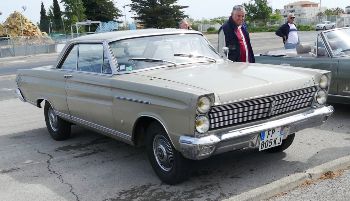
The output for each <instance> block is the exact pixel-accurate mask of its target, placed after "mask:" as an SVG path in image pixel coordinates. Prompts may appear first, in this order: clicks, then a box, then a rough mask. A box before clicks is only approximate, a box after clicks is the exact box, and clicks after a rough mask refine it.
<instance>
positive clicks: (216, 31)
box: [207, 27, 218, 33]
mask: <svg viewBox="0 0 350 201" xmlns="http://www.w3.org/2000/svg"><path fill="white" fill-rule="evenodd" d="M207 33H218V30H216V29H215V28H214V27H209V28H208V29H207Z"/></svg>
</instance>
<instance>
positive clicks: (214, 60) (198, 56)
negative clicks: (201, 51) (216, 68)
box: [174, 53, 216, 63]
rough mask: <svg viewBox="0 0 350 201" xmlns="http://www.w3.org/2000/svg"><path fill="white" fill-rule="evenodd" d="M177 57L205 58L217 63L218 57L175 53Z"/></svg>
mask: <svg viewBox="0 0 350 201" xmlns="http://www.w3.org/2000/svg"><path fill="white" fill-rule="evenodd" d="M174 56H175V57H188V58H205V59H207V60H209V61H211V62H214V63H216V59H214V58H212V57H208V56H204V55H194V54H182V53H179V54H174Z"/></svg>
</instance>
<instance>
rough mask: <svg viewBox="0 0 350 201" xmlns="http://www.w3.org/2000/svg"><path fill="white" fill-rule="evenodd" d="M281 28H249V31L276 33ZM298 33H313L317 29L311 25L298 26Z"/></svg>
mask: <svg viewBox="0 0 350 201" xmlns="http://www.w3.org/2000/svg"><path fill="white" fill-rule="evenodd" d="M279 27H280V26H257V27H253V26H248V31H249V32H250V33H253V32H275V31H277V29H278V28H279ZM297 29H298V31H313V30H314V29H315V28H314V27H313V26H311V25H297Z"/></svg>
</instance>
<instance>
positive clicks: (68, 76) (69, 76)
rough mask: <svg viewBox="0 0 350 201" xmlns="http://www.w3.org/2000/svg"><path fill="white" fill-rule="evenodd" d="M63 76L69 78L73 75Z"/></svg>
mask: <svg viewBox="0 0 350 201" xmlns="http://www.w3.org/2000/svg"><path fill="white" fill-rule="evenodd" d="M63 77H64V78H71V77H73V75H64V76H63Z"/></svg>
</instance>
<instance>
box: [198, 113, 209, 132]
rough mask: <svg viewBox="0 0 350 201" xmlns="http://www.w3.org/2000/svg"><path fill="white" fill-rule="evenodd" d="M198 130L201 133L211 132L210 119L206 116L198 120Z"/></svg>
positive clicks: (199, 117)
mask: <svg viewBox="0 0 350 201" xmlns="http://www.w3.org/2000/svg"><path fill="white" fill-rule="evenodd" d="M196 130H197V131H198V132H199V133H206V132H207V131H208V130H209V119H208V117H206V116H198V117H197V118H196Z"/></svg>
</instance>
